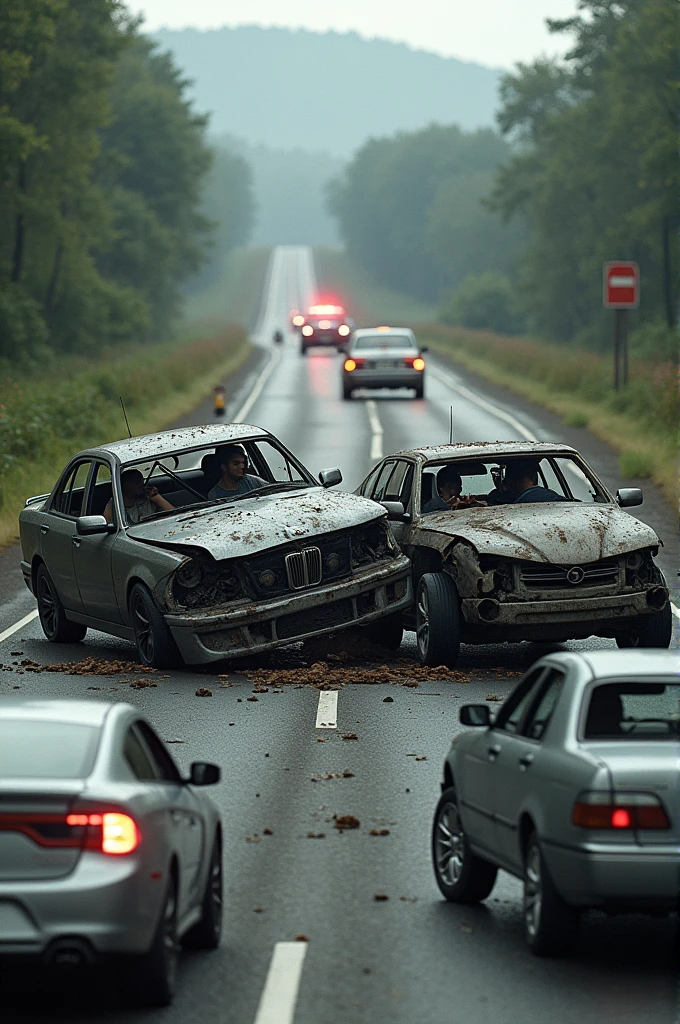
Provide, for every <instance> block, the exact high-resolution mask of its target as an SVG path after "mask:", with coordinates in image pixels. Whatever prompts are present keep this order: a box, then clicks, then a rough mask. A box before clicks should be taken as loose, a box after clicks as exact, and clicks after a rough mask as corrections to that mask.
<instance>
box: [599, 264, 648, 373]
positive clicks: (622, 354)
mask: <svg viewBox="0 0 680 1024" xmlns="http://www.w3.org/2000/svg"><path fill="white" fill-rule="evenodd" d="M602 280H603V303H604V306H605V308H607V309H613V310H614V390H615V391H618V390H619V388H620V387H621V385H622V384H627V383H628V310H629V309H637V307H638V306H639V305H640V268H639V267H638V265H637V263H631V262H630V261H625V262H624V261H622V260H618V261H612V262H610V263H605V265H604V273H603V279H602Z"/></svg>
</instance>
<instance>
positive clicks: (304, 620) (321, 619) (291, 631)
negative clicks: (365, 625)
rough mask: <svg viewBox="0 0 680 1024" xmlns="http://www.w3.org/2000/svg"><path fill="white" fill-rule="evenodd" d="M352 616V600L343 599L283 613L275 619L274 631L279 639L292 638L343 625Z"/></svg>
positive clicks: (350, 619) (349, 620)
mask: <svg viewBox="0 0 680 1024" xmlns="http://www.w3.org/2000/svg"><path fill="white" fill-rule="evenodd" d="M352 618H353V614H352V602H351V601H350V600H349V599H345V600H343V601H335V602H334V603H333V604H328V605H324V606H323V607H321V608H309V609H307V610H305V611H301V612H294V613H293V614H292V615H283V616H282V617H281V618H280V619H277V621H276V633H277V636H278V638H279V640H292V639H293V638H294V637H296V636H304V635H305V633H314V632H315V631H316V630H319V629H329V628H330V627H332V626H344V625H346V624H347V623H348V622H351V621H352Z"/></svg>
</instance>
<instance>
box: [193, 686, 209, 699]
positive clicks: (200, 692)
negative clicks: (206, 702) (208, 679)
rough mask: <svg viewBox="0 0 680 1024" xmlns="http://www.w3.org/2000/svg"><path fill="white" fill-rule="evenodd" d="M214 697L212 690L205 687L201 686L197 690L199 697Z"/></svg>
mask: <svg viewBox="0 0 680 1024" xmlns="http://www.w3.org/2000/svg"><path fill="white" fill-rule="evenodd" d="M212 695H213V693H212V690H208V689H207V688H206V687H205V686H201V687H200V688H199V689H198V690H196V696H197V697H212Z"/></svg>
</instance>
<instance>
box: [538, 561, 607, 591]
mask: <svg viewBox="0 0 680 1024" xmlns="http://www.w3.org/2000/svg"><path fill="white" fill-rule="evenodd" d="M519 578H520V581H521V583H522V584H523V585H524V586H525V587H526V588H527V589H528V590H571V589H572V588H574V587H579V586H581V587H610V586H612V585H613V584H616V583H618V582H619V563H618V561H617V559H615V558H609V559H605V560H603V561H601V562H590V563H589V564H587V565H546V564H545V563H543V562H523V563H522V564H521V565H520V570H519Z"/></svg>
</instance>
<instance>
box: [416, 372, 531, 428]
mask: <svg viewBox="0 0 680 1024" xmlns="http://www.w3.org/2000/svg"><path fill="white" fill-rule="evenodd" d="M430 373H431V374H432V375H433V376H434V377H436V378H437V380H440V381H441V382H442V384H446V386H447V387H449V388H451V389H452V390H453V391H457V392H458V394H459V395H462V396H463V398H467V399H468V401H470V402H473V403H474V404H475V405H478V406H479V407H480V409H486V411H487V412H490V413H493V415H494V416H496V417H497V419H499V420H504V421H505V422H506V423H508V424H509V425H510V426H511V427H514V429H515V430H516V431H517V433H518V434H520V435H521V437H523V438H524V439H525V440H526V441H537V440H538V438H537V437H535V436H534V435H533V434H532V433H531V431H530V430H527V428H526V427H525V426H524V424H523V423H520V421H519V420H518V419H516V418H515V417H514V416H512V415H511V414H510V413H509V412H505V410H504V409H500V408H499V407H498V406H497V405H494V404H493V402H487V401H486V400H485V399H484V398H480V397H479V395H476V394H475V393H474V391H470V389H469V388H466V387H463V385H462V384H459V383H458V382H457V381H455V380H454V379H453V377H451V376H450V375H449V374H448V373H444V371H443V370H440V369H439V368H438V367H436V366H431V367H430Z"/></svg>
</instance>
